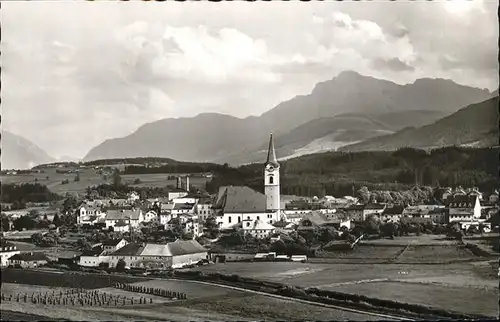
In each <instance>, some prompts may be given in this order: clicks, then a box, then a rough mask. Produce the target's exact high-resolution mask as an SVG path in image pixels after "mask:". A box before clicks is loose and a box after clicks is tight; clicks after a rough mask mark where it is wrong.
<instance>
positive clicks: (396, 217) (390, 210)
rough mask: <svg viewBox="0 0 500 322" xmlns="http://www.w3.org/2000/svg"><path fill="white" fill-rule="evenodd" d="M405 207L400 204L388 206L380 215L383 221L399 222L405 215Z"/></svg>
mask: <svg viewBox="0 0 500 322" xmlns="http://www.w3.org/2000/svg"><path fill="white" fill-rule="evenodd" d="M403 211H404V207H403V206H400V205H392V206H388V207H386V208H385V209H384V211H383V212H382V214H381V215H380V221H382V222H399V221H400V220H401V216H402V215H403Z"/></svg>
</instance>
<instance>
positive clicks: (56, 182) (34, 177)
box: [0, 169, 208, 194]
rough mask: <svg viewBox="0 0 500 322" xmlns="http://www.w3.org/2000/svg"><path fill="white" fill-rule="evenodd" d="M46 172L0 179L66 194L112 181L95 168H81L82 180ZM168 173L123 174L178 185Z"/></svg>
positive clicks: (150, 183)
mask: <svg viewBox="0 0 500 322" xmlns="http://www.w3.org/2000/svg"><path fill="white" fill-rule="evenodd" d="M44 171H45V173H31V174H22V175H1V176H0V180H1V181H2V183H3V184H20V183H39V184H43V185H45V186H47V187H48V188H49V189H50V190H51V191H52V192H55V193H59V194H65V193H66V192H69V193H82V194H83V193H85V189H86V188H87V187H89V186H97V185H99V184H102V183H112V178H111V176H108V178H107V180H104V178H103V176H102V175H100V174H98V173H97V172H96V171H95V170H94V169H81V170H80V181H78V182H77V181H74V179H75V177H76V173H57V172H56V169H44ZM169 175H174V176H175V175H176V174H168V173H158V174H133V175H132V174H131V175H122V176H121V177H122V182H123V183H126V184H129V185H131V186H138V187H165V186H167V185H174V186H175V185H176V181H175V180H167V178H168V176H169ZM65 179H67V180H68V181H69V183H67V184H62V181H63V180H65ZM135 179H139V180H141V183H140V184H137V185H134V184H133V183H134V181H135ZM207 180H208V179H207V178H204V177H191V178H190V179H189V183H190V185H193V186H195V187H204V186H205V182H206V181H207Z"/></svg>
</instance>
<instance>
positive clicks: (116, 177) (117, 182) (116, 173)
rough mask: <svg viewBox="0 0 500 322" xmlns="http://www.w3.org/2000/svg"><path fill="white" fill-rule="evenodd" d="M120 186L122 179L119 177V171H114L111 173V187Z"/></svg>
mask: <svg viewBox="0 0 500 322" xmlns="http://www.w3.org/2000/svg"><path fill="white" fill-rule="evenodd" d="M121 184H122V177H121V176H120V171H119V170H118V169H115V171H114V172H113V187H115V188H118V187H120V186H121Z"/></svg>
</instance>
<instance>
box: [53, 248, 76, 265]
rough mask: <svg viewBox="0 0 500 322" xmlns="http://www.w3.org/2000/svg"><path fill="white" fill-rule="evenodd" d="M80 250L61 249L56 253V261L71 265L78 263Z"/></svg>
mask: <svg viewBox="0 0 500 322" xmlns="http://www.w3.org/2000/svg"><path fill="white" fill-rule="evenodd" d="M81 255H82V252H79V251H71V250H68V251H62V252H59V253H58V254H57V263H58V264H63V265H68V266H72V265H75V264H78V262H79V260H80V256H81Z"/></svg>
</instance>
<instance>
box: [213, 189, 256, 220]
mask: <svg viewBox="0 0 500 322" xmlns="http://www.w3.org/2000/svg"><path fill="white" fill-rule="evenodd" d="M216 208H218V209H222V211H223V212H224V213H265V212H266V196H265V195H264V194H262V193H260V192H257V191H255V190H253V189H251V188H249V187H245V186H227V187H221V188H220V189H219V194H218V195H217V203H216Z"/></svg>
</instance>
